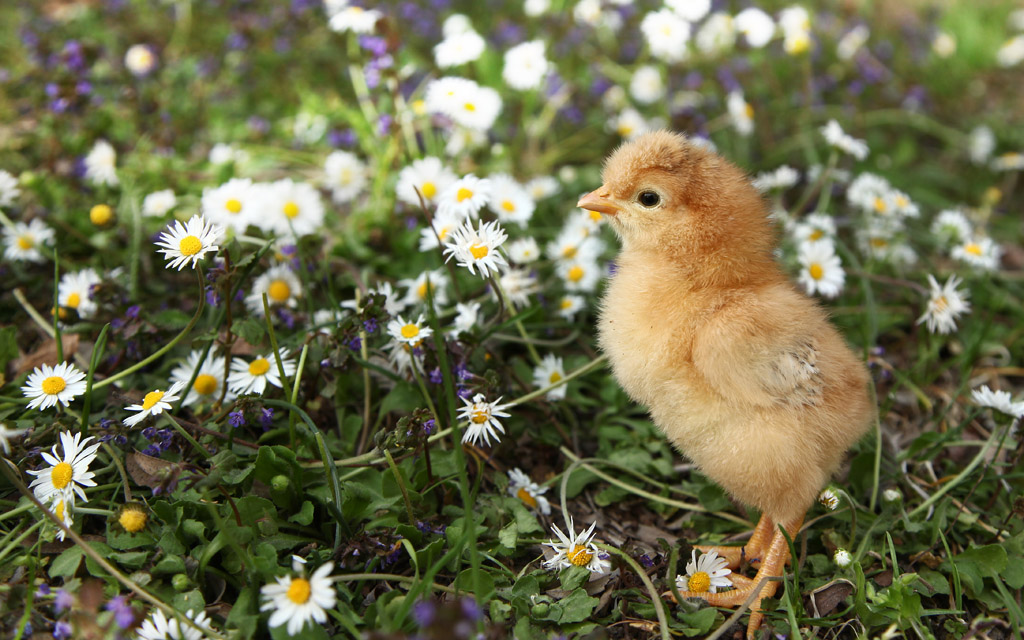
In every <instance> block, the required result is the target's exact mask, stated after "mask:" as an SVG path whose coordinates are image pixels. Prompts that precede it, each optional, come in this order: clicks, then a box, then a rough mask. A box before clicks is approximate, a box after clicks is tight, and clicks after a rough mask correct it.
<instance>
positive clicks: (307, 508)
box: [288, 500, 313, 526]
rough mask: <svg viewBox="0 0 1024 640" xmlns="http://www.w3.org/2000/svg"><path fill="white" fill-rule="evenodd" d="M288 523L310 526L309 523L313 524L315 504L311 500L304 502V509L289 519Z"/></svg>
mask: <svg viewBox="0 0 1024 640" xmlns="http://www.w3.org/2000/svg"><path fill="white" fill-rule="evenodd" d="M288 521H289V522H296V523H298V524H301V525H303V526H309V523H311V522H313V503H312V502H310V501H309V500H303V501H302V508H300V509H299V512H298V513H296V514H294V515H292V516H291V517H290V518H288Z"/></svg>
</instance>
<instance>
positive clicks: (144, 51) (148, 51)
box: [124, 44, 156, 76]
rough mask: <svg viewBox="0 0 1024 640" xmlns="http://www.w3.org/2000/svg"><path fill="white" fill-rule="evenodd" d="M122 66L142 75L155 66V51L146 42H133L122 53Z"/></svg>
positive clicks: (137, 74)
mask: <svg viewBox="0 0 1024 640" xmlns="http://www.w3.org/2000/svg"><path fill="white" fill-rule="evenodd" d="M124 66H125V68H127V69H128V71H130V72H131V73H132V75H135V76H144V75H146V74H147V73H149V72H150V71H152V70H153V69H155V68H156V53H154V52H153V48H152V47H150V46H149V45H148V44H133V45H132V46H130V47H128V51H126V52H125V54H124Z"/></svg>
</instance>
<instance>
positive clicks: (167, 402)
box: [123, 382, 185, 427]
mask: <svg viewBox="0 0 1024 640" xmlns="http://www.w3.org/2000/svg"><path fill="white" fill-rule="evenodd" d="M184 386H185V383H184V382H175V383H173V384H172V385H171V388H170V389H168V390H167V391H163V390H161V389H155V390H153V391H150V392H149V393H147V394H146V395H145V397H143V399H142V403H141V404H130V405H128V406H127V407H125V408H124V410H125V411H136V412H137V413H136V414H135V415H133V416H129V417H128V418H125V419H124V420H123V422H124V425H125V426H126V427H134V426H135V425H137V424H139V423H140V422H142V421H143V420H145V419H146V418H148V417H150V416H156V415H160V414H161V413H163V412H164V411H170V410H171V407H172V406H173V405H172V404H171V403H172V402H175V401H177V400H178V398H179V397H180V396H179V395H178V393H180V392H181V389H182V387H184Z"/></svg>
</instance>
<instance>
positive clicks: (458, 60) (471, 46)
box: [434, 29, 486, 69]
mask: <svg viewBox="0 0 1024 640" xmlns="http://www.w3.org/2000/svg"><path fill="white" fill-rule="evenodd" d="M485 46H486V45H485V43H484V39H483V38H482V37H481V36H480V34H479V33H477V32H476V31H473V30H472V29H469V30H468V31H463V32H460V33H455V34H452V35H446V36H445V39H444V40H442V41H441V42H439V43H438V44H437V45H435V46H434V61H435V62H436V63H437V66H438V67H440V68H441V69H448V68H451V67H457V66H459V65H462V64H466V63H467V62H473V61H474V60H476V59H477V58H479V57H480V55H481V54H482V53H483V52H484V47H485Z"/></svg>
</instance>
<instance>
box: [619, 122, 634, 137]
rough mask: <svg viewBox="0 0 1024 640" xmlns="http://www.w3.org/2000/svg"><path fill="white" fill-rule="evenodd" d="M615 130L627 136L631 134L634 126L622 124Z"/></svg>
mask: <svg viewBox="0 0 1024 640" xmlns="http://www.w3.org/2000/svg"><path fill="white" fill-rule="evenodd" d="M615 131H616V132H617V133H618V134H619V135H620V136H622V137H626V136H628V135H629V134H631V133H633V127H631V126H629V125H628V124H620V125H619V126H618V127H616V129H615Z"/></svg>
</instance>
